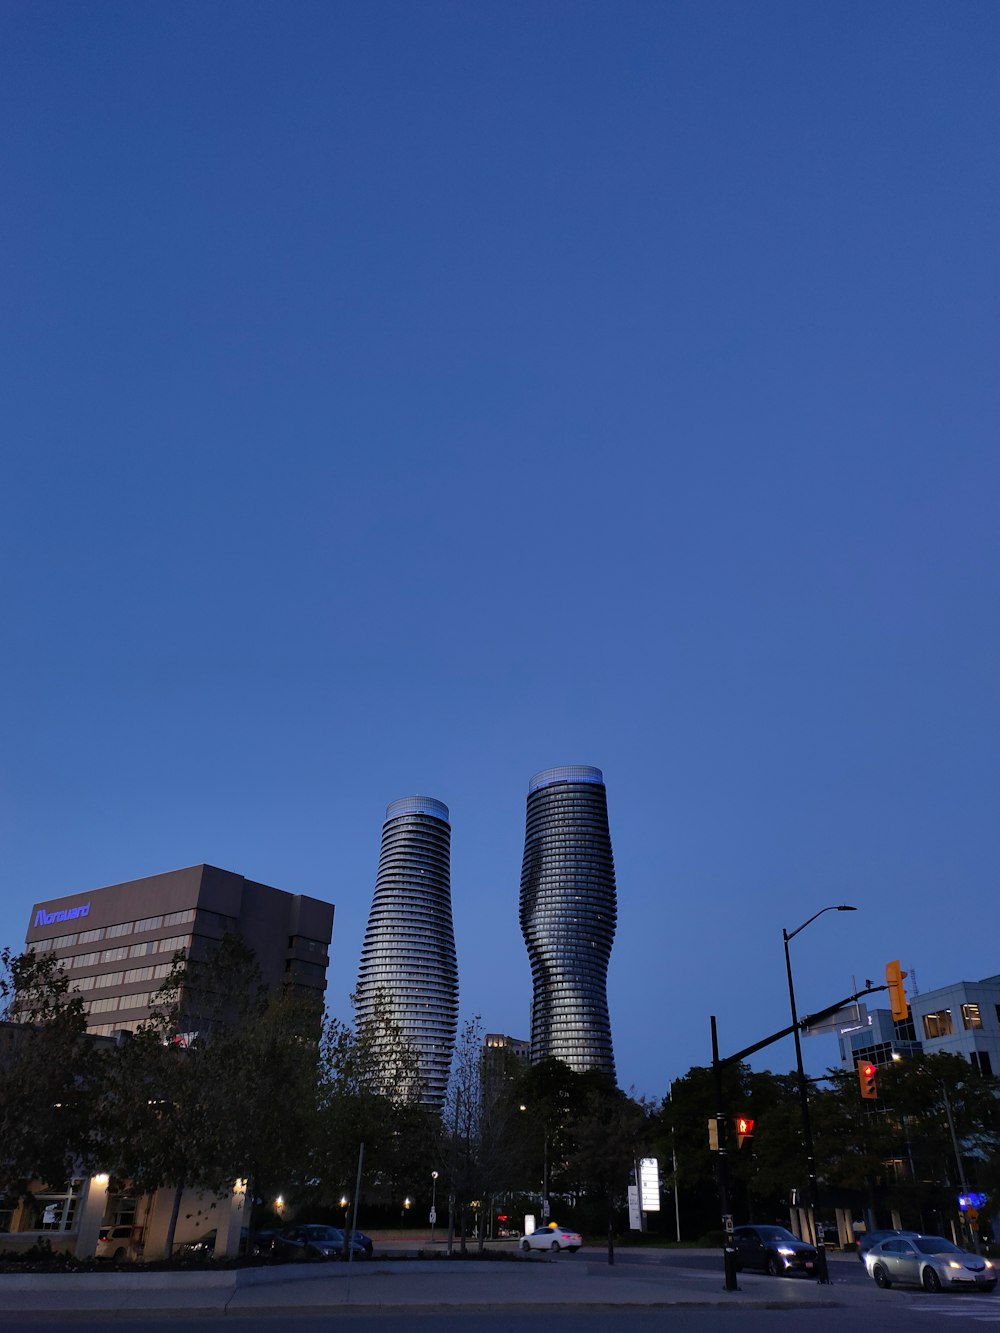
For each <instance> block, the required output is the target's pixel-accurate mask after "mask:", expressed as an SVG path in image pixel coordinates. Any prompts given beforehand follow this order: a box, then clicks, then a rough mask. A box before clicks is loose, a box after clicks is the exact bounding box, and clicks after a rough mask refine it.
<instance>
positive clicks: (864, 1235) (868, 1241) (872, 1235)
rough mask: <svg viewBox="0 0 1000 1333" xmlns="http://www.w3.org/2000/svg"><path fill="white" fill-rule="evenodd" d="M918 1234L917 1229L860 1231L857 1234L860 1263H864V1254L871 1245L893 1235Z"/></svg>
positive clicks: (891, 1237)
mask: <svg viewBox="0 0 1000 1333" xmlns="http://www.w3.org/2000/svg"><path fill="white" fill-rule="evenodd" d="M919 1235H920V1232H919V1231H906V1230H903V1231H893V1230H889V1231H862V1232H861V1233H860V1235H859V1236H858V1258H859V1259H860V1260H861V1262H862V1263H864V1261H865V1256H866V1255H867V1253H868V1251H869V1250H870V1249H871V1247H872V1246H873V1245H877V1244H878V1243H879V1241H883V1240H892V1239H893V1237H895V1236H919Z"/></svg>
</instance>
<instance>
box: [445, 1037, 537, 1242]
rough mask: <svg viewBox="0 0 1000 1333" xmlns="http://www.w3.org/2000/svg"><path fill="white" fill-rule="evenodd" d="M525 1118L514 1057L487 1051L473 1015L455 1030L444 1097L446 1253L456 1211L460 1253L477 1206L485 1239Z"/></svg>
mask: <svg viewBox="0 0 1000 1333" xmlns="http://www.w3.org/2000/svg"><path fill="white" fill-rule="evenodd" d="M522 1130H523V1121H522V1119H521V1115H520V1111H519V1099H518V1082H517V1073H516V1069H515V1067H514V1062H513V1058H512V1057H510V1056H506V1057H505V1055H504V1053H503V1052H501V1051H493V1050H488V1049H487V1048H486V1047H485V1046H484V1043H483V1032H482V1024H481V1021H480V1018H479V1015H478V1014H477V1015H476V1016H475V1017H474V1018H471V1019H469V1020H468V1022H466V1023H465V1025H464V1026H463V1028H462V1030H461V1032H460V1033H459V1038H458V1042H457V1043H456V1047H455V1059H454V1064H453V1066H452V1074H451V1080H450V1083H449V1086H448V1094H447V1098H446V1101H445V1109H444V1117H443V1127H442V1139H441V1148H442V1161H443V1165H444V1178H445V1185H446V1187H447V1190H448V1193H449V1197H450V1198H451V1199H453V1200H454V1211H453V1212H452V1214H451V1216H450V1219H449V1235H448V1242H449V1252H450V1250H451V1245H452V1242H453V1228H454V1221H455V1212H456V1211H457V1215H458V1222H459V1235H460V1246H461V1250H462V1253H463V1254H464V1253H465V1252H466V1249H467V1245H466V1237H467V1234H468V1229H469V1214H470V1210H471V1209H472V1207H473V1206H474V1205H475V1204H478V1205H479V1209H478V1211H479V1226H478V1235H477V1241H478V1247H479V1250H480V1251H482V1249H483V1247H484V1245H485V1241H486V1218H487V1215H488V1213H489V1212H490V1211H491V1210H492V1201H493V1198H494V1197H495V1195H496V1194H497V1193H499V1192H500V1191H502V1190H506V1189H509V1187H510V1184H511V1180H512V1178H513V1177H514V1175H515V1174H516V1173H517V1170H518V1165H519V1161H520V1159H521V1142H522Z"/></svg>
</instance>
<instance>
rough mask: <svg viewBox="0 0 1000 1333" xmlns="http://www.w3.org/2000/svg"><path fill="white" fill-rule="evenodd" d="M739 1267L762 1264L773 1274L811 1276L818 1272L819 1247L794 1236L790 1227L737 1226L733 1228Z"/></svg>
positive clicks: (756, 1266)
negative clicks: (817, 1257)
mask: <svg viewBox="0 0 1000 1333" xmlns="http://www.w3.org/2000/svg"><path fill="white" fill-rule="evenodd" d="M733 1248H734V1249H735V1251H736V1268H737V1271H739V1270H740V1269H743V1268H759V1269H761V1270H762V1271H763V1272H765V1273H770V1274H771V1276H772V1277H784V1276H785V1275H786V1274H790V1273H801V1274H803V1275H804V1276H806V1277H812V1276H813V1274H814V1273H815V1272H816V1250H815V1249H814V1247H813V1246H812V1245H809V1244H807V1243H806V1242H805V1241H804V1240H799V1238H798V1237H797V1236H793V1235H792V1233H791V1232H790V1231H789V1230H788V1229H787V1227H777V1226H759V1227H758V1226H752V1227H737V1228H736V1229H735V1230H734V1231H733Z"/></svg>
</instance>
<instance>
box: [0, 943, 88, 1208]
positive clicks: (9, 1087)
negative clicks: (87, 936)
mask: <svg viewBox="0 0 1000 1333" xmlns="http://www.w3.org/2000/svg"><path fill="white" fill-rule="evenodd" d="M0 1023H2V1026H0V1190H2V1191H3V1192H4V1193H6V1194H8V1195H12V1196H14V1197H23V1196H24V1195H25V1194H27V1192H28V1187H29V1185H30V1183H31V1181H32V1180H40V1181H44V1182H45V1183H46V1184H49V1185H56V1184H59V1183H61V1182H62V1181H64V1180H67V1179H69V1178H70V1177H72V1176H74V1175H76V1174H78V1173H79V1172H80V1171H81V1170H83V1169H86V1166H87V1165H88V1163H89V1160H90V1158H91V1156H92V1145H91V1142H90V1135H89V1128H88V1127H89V1123H90V1105H91V1094H92V1082H93V1060H92V1052H91V1051H90V1050H89V1048H88V1046H87V1044H86V1043H85V1042H84V1040H83V1033H84V1031H85V1029H86V1016H85V1014H84V1010H83V1004H82V1002H81V1000H80V997H79V996H78V995H74V994H72V993H71V992H70V990H69V981H68V979H67V977H66V975H65V973H64V972H63V971H62V969H61V967H60V965H59V963H58V961H57V960H56V957H55V955H54V954H51V953H35V951H34V950H32V949H28V950H27V951H26V952H24V953H20V954H15V953H14V952H13V951H12V950H11V949H9V948H5V949H3V950H0Z"/></svg>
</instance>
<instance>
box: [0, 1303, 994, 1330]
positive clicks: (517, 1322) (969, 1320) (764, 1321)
mask: <svg viewBox="0 0 1000 1333" xmlns="http://www.w3.org/2000/svg"><path fill="white" fill-rule="evenodd" d="M807 1321H808V1327H809V1333H845V1330H851V1329H858V1330H864V1329H866V1328H873V1327H877V1328H878V1330H879V1333H941V1330H946V1331H947V1333H963V1328H964V1329H967V1330H968V1333H978V1330H981V1329H985V1328H988V1327H992V1328H993V1329H1000V1302H998V1301H996V1299H995V1298H994V1297H991V1296H950V1297H949V1296H942V1297H940V1298H938V1299H937V1300H921V1299H920V1297H919V1294H918V1295H917V1296H916V1297H915V1298H910V1297H907V1296H902V1295H901V1298H900V1301H899V1303H898V1305H897V1306H889V1305H887V1304H885V1303H881V1304H880V1306H879V1309H878V1312H877V1316H876V1312H875V1310H874V1309H873V1310H872V1311H871V1316H870V1319H869V1320H868V1321H867V1322H866V1319H865V1312H864V1311H862V1310H859V1309H858V1308H856V1307H854V1308H850V1309H810V1310H808V1311H806V1310H801V1309H800V1310H798V1311H796V1310H794V1309H782V1310H748V1309H739V1308H733V1309H730V1310H726V1309H710V1310H709V1309H702V1310H691V1309H684V1308H682V1307H677V1306H674V1307H672V1308H669V1309H662V1310H649V1311H640V1310H634V1309H632V1310H628V1309H624V1310H606V1309H605V1310H595V1311H593V1312H592V1313H582V1312H580V1311H572V1312H566V1313H561V1312H559V1311H557V1310H545V1311H540V1312H537V1313H529V1312H524V1311H511V1312H505V1311H503V1310H495V1311H493V1310H488V1311H474V1310H469V1311H455V1312H450V1311H433V1312H430V1313H427V1314H417V1313H414V1312H409V1311H403V1312H400V1313H389V1312H387V1313H374V1314H346V1315H322V1316H317V1315H304V1316H301V1317H298V1316H296V1315H295V1314H294V1312H293V1311H290V1312H288V1313H285V1314H281V1315H272V1316H267V1317H262V1316H259V1315H254V1316H251V1317H248V1318H243V1317H240V1316H221V1317H216V1318H214V1319H213V1318H210V1319H205V1318H202V1317H200V1316H196V1317H194V1318H190V1319H187V1318H184V1317H182V1316H178V1315H176V1314H171V1315H169V1316H161V1317H155V1316H152V1317H151V1316H149V1315H146V1316H144V1317H142V1318H141V1319H135V1318H127V1319H110V1320H109V1319H107V1318H101V1319H97V1320H95V1319H93V1318H91V1317H88V1318H79V1317H76V1316H72V1315H65V1314H61V1315H59V1316H58V1318H52V1317H51V1316H19V1317H15V1318H13V1319H11V1320H9V1321H8V1320H6V1319H5V1320H4V1321H3V1328H4V1333H64V1330H67V1329H72V1330H73V1333H107V1330H108V1329H114V1330H115V1333H148V1329H149V1326H150V1325H151V1324H158V1325H160V1326H161V1327H165V1328H169V1327H176V1328H179V1329H183V1330H184V1333H220V1330H221V1329H225V1330H227V1333H279V1330H281V1329H282V1328H286V1329H291V1330H293V1333H665V1331H666V1330H668V1329H669V1333H718V1330H728V1329H732V1330H733V1333H796V1330H798V1329H801V1328H802V1327H803V1326H804V1325H805V1324H806V1322H807Z"/></svg>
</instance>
